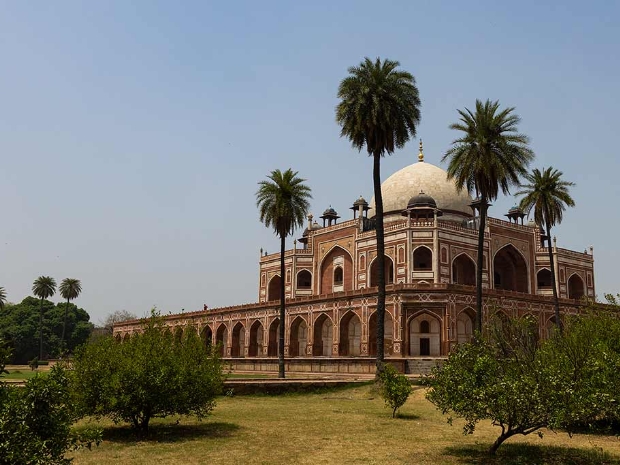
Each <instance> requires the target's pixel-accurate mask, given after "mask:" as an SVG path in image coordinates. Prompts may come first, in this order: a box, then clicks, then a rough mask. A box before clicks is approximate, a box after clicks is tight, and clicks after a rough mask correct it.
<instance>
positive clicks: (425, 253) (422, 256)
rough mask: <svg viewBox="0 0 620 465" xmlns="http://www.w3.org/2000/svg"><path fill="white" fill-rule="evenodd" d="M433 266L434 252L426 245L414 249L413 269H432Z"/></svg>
mask: <svg viewBox="0 0 620 465" xmlns="http://www.w3.org/2000/svg"><path fill="white" fill-rule="evenodd" d="M432 268H433V252H432V251H431V249H429V248H428V247H426V246H420V247H418V248H417V249H415V250H414V251H413V269H414V270H416V271H430V270H431V269H432Z"/></svg>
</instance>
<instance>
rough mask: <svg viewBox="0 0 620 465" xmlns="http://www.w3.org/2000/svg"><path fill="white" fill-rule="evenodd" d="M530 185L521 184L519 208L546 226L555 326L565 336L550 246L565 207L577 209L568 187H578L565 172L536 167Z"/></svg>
mask: <svg viewBox="0 0 620 465" xmlns="http://www.w3.org/2000/svg"><path fill="white" fill-rule="evenodd" d="M525 179H526V181H527V184H522V185H521V191H519V192H517V195H524V196H525V197H523V198H522V199H521V202H520V205H519V206H520V208H521V209H522V210H523V211H524V212H526V213H528V215H529V213H530V211H532V209H533V210H534V221H535V222H536V224H538V225H540V226H543V225H544V227H545V232H546V234H547V241H548V244H549V266H550V268H551V287H552V288H553V303H554V306H555V324H556V325H557V327H558V329H559V331H560V333H562V322H561V321H560V303H559V302H558V290H557V288H556V284H555V283H556V279H555V264H554V263H553V249H552V247H551V228H552V227H553V226H555V225H556V224H560V223H561V222H562V215H563V213H564V210H565V209H566V207H574V206H575V201H574V200H573V198H572V197H571V196H570V194H569V192H568V188H569V187H572V186H574V185H575V184H574V183H572V182H569V181H563V180H562V172H561V171H558V170H556V169H554V168H553V167H552V166H550V167H549V168H546V169H544V168H543V171H542V172H541V171H539V170H538V168H534V170H533V171H532V173H531V174H526V175H525Z"/></svg>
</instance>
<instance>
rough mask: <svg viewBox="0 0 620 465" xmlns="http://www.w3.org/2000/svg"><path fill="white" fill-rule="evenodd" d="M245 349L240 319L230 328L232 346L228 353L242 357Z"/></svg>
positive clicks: (243, 328)
mask: <svg viewBox="0 0 620 465" xmlns="http://www.w3.org/2000/svg"><path fill="white" fill-rule="evenodd" d="M244 351H245V327H244V326H243V323H241V322H240V321H239V322H238V323H237V324H236V325H235V326H234V327H233V330H232V347H231V352H230V355H231V356H232V357H243V354H244Z"/></svg>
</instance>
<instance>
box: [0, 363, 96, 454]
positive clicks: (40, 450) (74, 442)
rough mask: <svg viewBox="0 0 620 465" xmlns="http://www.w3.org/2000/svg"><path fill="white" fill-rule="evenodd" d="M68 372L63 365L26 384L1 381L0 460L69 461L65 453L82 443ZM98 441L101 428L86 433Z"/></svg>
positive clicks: (93, 440)
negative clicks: (75, 429)
mask: <svg viewBox="0 0 620 465" xmlns="http://www.w3.org/2000/svg"><path fill="white" fill-rule="evenodd" d="M71 405H72V404H71V402H70V398H69V390H68V384H67V376H66V372H65V370H64V369H63V368H62V367H60V366H55V367H53V368H52V370H51V371H50V373H49V375H48V376H45V377H43V376H40V375H37V376H35V377H34V378H32V379H30V380H29V381H28V382H27V383H26V386H25V387H24V388H19V387H14V386H8V385H6V384H4V383H0V464H1V465H5V464H7V465H8V464H11V465H20V464H50V465H56V464H68V463H70V461H71V460H70V459H66V458H64V454H65V453H66V452H67V451H68V450H69V449H71V448H77V447H80V446H81V445H83V443H82V437H81V436H79V435H77V434H75V433H74V432H72V430H71V424H72V423H73V420H74V415H73V409H72V408H71ZM85 434H86V435H88V436H89V438H90V439H88V440H87V443H86V445H87V446H89V447H90V445H91V443H92V442H95V443H97V444H98V443H99V441H100V440H101V431H98V430H90V431H87V432H86V433H85Z"/></svg>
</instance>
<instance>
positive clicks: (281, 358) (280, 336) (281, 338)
mask: <svg viewBox="0 0 620 465" xmlns="http://www.w3.org/2000/svg"><path fill="white" fill-rule="evenodd" d="M285 247H286V242H285V236H284V234H282V235H281V236H280V330H279V331H278V333H279V334H278V378H284V377H285V375H284V304H285V296H284V280H285V278H286V276H285V273H284V250H285Z"/></svg>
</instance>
